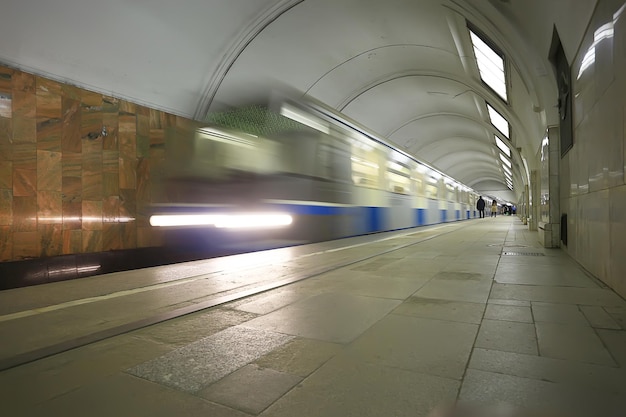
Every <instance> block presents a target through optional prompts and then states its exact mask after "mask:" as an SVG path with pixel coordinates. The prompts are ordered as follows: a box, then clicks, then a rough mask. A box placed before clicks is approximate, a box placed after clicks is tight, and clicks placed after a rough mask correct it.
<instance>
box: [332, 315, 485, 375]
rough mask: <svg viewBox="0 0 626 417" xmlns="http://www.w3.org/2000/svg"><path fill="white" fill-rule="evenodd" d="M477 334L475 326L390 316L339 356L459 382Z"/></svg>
mask: <svg viewBox="0 0 626 417" xmlns="http://www.w3.org/2000/svg"><path fill="white" fill-rule="evenodd" d="M477 330H478V326H477V325H474V324H467V323H458V322H451V321H440V320H430V319H422V318H417V317H408V316H401V315H390V316H387V317H385V318H384V319H382V320H381V321H379V322H378V323H376V324H375V325H374V326H372V327H371V328H370V329H369V330H368V331H367V332H365V333H364V334H363V335H362V336H361V337H359V338H358V339H357V340H355V341H354V342H353V343H352V344H351V345H350V346H348V347H347V348H346V349H345V350H344V351H343V352H342V355H346V356H350V357H352V358H355V359H358V360H361V361H364V362H368V363H377V364H379V365H384V366H390V367H393V368H400V369H407V370H412V371H417V372H420V373H425V374H429V375H436V376H442V377H446V378H454V379H461V377H462V376H463V372H464V370H465V366H466V365H467V361H468V359H469V354H470V352H471V350H472V344H473V342H474V339H475V337H476V332H477ZM452 341H454V342H452Z"/></svg>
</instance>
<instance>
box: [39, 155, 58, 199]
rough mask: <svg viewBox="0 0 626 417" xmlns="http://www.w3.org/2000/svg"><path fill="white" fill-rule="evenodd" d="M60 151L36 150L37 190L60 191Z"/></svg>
mask: <svg viewBox="0 0 626 417" xmlns="http://www.w3.org/2000/svg"><path fill="white" fill-rule="evenodd" d="M61 160H62V154H61V152H49V151H37V190H51V191H61V188H62V176H63V166H62V164H61Z"/></svg>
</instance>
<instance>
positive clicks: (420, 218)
mask: <svg viewBox="0 0 626 417" xmlns="http://www.w3.org/2000/svg"><path fill="white" fill-rule="evenodd" d="M425 224H426V209H423V208H418V209H417V226H423V225H425Z"/></svg>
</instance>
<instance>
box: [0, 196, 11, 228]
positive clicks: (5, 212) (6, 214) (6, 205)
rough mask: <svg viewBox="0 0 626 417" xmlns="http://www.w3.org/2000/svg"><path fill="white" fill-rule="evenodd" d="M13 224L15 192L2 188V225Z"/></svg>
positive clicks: (0, 214) (0, 215) (0, 209)
mask: <svg viewBox="0 0 626 417" xmlns="http://www.w3.org/2000/svg"><path fill="white" fill-rule="evenodd" d="M12 224H13V192H12V191H11V190H5V189H0V225H1V226H10V225H12Z"/></svg>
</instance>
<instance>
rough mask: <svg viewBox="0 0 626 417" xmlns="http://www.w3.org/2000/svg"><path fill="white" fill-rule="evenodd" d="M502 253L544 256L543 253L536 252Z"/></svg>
mask: <svg viewBox="0 0 626 417" xmlns="http://www.w3.org/2000/svg"><path fill="white" fill-rule="evenodd" d="M502 254H503V255H509V256H545V254H543V253H538V252H502Z"/></svg>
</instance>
